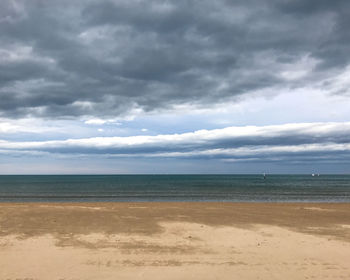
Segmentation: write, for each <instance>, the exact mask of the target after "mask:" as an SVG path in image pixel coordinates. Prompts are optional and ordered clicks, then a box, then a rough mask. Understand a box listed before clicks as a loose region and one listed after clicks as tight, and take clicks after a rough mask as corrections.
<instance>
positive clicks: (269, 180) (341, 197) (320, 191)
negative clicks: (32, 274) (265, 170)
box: [0, 175, 350, 202]
mask: <svg viewBox="0 0 350 280" xmlns="http://www.w3.org/2000/svg"><path fill="white" fill-rule="evenodd" d="M0 201H2V202H4V201H15V202H25V201H57V202H59V201H67V202H68V201H86V202H87V201H96V202H97V201H261V202H263V201H276V202H277V201H290V202H293V201H306V202H350V175H321V176H319V177H317V176H315V177H312V176H311V175H268V176H267V177H266V179H264V178H263V176H262V175H91V176H90V175H68V176H67V175H59V176H56V175H49V176H46V175H40V176H39V175H38V176H37V175H35V176H34V175H33V176H22V175H21V176H17V175H13V176H7V175H5V176H0Z"/></svg>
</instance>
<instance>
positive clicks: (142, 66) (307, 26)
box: [0, 0, 350, 118]
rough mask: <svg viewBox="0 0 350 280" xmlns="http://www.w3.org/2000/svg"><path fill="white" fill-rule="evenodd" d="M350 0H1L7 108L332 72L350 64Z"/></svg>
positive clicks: (115, 107) (232, 92) (153, 98)
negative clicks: (349, 28) (349, 29)
mask: <svg viewBox="0 0 350 280" xmlns="http://www.w3.org/2000/svg"><path fill="white" fill-rule="evenodd" d="M349 11H350V2H349V1H346V0H343V1H340V0H336V1H313V0H312V1H302V0H297V1H285V0H275V1H261V0H259V1H258V0H256V1H224V0H223V1H190V2H189V1H181V0H180V1H167V2H165V1H137V2H134V1H92V0H90V1H66V0H64V1H39V0H36V1H24V0H22V1H21V0H18V1H7V0H5V1H1V3H0V98H1V102H0V116H3V117H21V116H27V115H31V116H36V117H55V118H56V117H75V116H82V115H89V116H98V117H110V116H118V115H121V114H127V113H128V112H129V111H130V110H132V109H135V108H140V109H142V110H144V111H152V110H157V109H160V108H168V109H171V108H172V106H174V105H177V104H195V105H198V106H206V104H212V103H215V102H223V101H225V100H230V99H232V98H235V97H237V96H241V95H243V94H249V93H253V92H255V91H258V90H261V89H274V90H271V91H273V92H280V91H283V89H284V88H293V87H305V86H309V85H310V84H311V85H312V84H314V83H321V82H326V81H327V80H329V79H332V78H335V77H336V75H338V74H339V73H341V72H342V71H343V70H344V67H346V66H347V65H349V59H350V44H349V43H350V35H349V32H348V27H349V25H350V20H349V18H350V15H349V13H350V12H349ZM329 92H332V89H330V90H329ZM341 93H344V90H342V91H341Z"/></svg>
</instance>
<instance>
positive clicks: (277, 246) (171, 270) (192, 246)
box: [0, 203, 350, 280]
mask: <svg viewBox="0 0 350 280" xmlns="http://www.w3.org/2000/svg"><path fill="white" fill-rule="evenodd" d="M3 279H4V280H15V279H17V280H19V279H20V280H24V279H26V280H29V279H53V280H55V279H57V280H58V279H65V280H73V279H74V280H78V279H269V280H270V279H287V280H288V279H293V280H298V279H350V204H346V203H344V204H328V203H325V204H303V203H295V204H293V203H283V204H280V203H75V204H74V203H62V204H57V203H46V204H43V203H22V204H12V203H2V204H0V280H3Z"/></svg>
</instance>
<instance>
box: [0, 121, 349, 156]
mask: <svg viewBox="0 0 350 280" xmlns="http://www.w3.org/2000/svg"><path fill="white" fill-rule="evenodd" d="M349 136H350V122H342V123H334V122H333V123H299V124H298V123H290V124H283V125H271V126H245V127H227V128H223V129H213V130H198V131H194V132H190V133H182V134H162V135H156V136H149V135H141V136H127V137H93V138H81V139H66V140H55V141H27V142H16V141H4V140H0V149H1V150H2V152H5V151H7V152H8V153H9V152H11V151H16V152H17V153H18V152H21V151H23V152H28V151H37V152H41V151H44V152H50V153H59V154H60V153H67V151H68V153H69V154H84V153H87V154H106V155H115V156H125V157H134V156H144V157H203V156H204V157H226V158H229V157H232V158H245V157H261V156H263V157H264V158H269V157H272V156H276V155H293V154H303V153H326V154H327V153H333V152H350V137H349ZM335 139H336V141H335Z"/></svg>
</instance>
